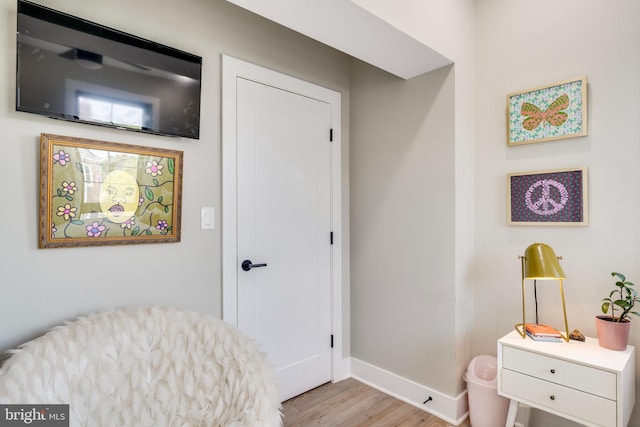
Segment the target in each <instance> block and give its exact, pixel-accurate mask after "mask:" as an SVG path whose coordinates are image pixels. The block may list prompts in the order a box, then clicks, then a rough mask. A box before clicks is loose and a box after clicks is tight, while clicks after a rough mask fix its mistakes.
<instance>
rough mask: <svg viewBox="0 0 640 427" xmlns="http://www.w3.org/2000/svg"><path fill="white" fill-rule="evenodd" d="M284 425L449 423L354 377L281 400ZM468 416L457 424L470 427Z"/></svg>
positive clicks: (427, 426)
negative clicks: (282, 401)
mask: <svg viewBox="0 0 640 427" xmlns="http://www.w3.org/2000/svg"><path fill="white" fill-rule="evenodd" d="M282 407H283V418H284V427H308V426H330V427H373V426H376V427H394V426H395V427H410V426H421V427H449V426H451V424H449V423H447V422H445V421H442V420H441V419H438V418H436V417H435V416H433V415H431V414H429V413H428V412H425V411H423V410H421V409H418V408H416V407H414V406H412V405H409V404H407V403H404V402H402V401H400V400H398V399H395V398H393V397H391V396H389V395H386V394H384V393H382V392H380V391H378V390H376V389H374V388H372V387H369V386H367V385H365V384H362V383H361V382H359V381H357V380H354V379H353V378H349V379H346V380H344V381H340V382H338V383H335V384H331V383H328V384H325V385H322V386H320V387H318V388H315V389H313V390H310V391H308V392H306V393H304V394H301V395H300V396H296V397H294V398H293V399H290V400H287V401H286V402H284V403H283V404H282ZM470 426H471V424H469V419H468V418H467V420H466V421H465V422H464V423H463V424H461V425H460V427H470Z"/></svg>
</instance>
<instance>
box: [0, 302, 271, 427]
mask: <svg viewBox="0 0 640 427" xmlns="http://www.w3.org/2000/svg"><path fill="white" fill-rule="evenodd" d="M11 353H13V354H12V355H11V357H9V359H7V360H6V361H5V363H4V365H3V366H2V367H1V368H0V403H3V404H8V403H23V404H59V403H63V404H67V403H68V404H69V405H70V406H69V412H70V414H69V418H70V424H71V426H87V427H98V426H105V427H112V426H123V427H129V426H144V427H146V426H149V427H151V426H154V427H156V426H158V427H159V426H212V427H216V426H225V427H226V426H234V427H241V426H243V427H244V426H246V427H258V426H259V427H270V426H273V427H275V426H280V425H281V416H280V402H279V399H278V393H277V389H276V386H275V379H274V375H273V371H272V369H271V367H270V366H269V365H268V363H267V360H266V357H265V355H264V354H263V353H261V352H260V351H259V350H258V349H257V347H256V346H255V345H254V344H253V342H252V341H251V340H249V339H248V338H247V337H246V336H245V335H244V334H242V333H240V332H239V331H238V330H237V329H235V328H233V327H232V326H230V325H228V324H226V323H224V322H223V321H221V320H219V319H215V318H213V317H210V316H206V315H202V314H197V313H194V312H190V311H184V310H178V309H170V308H129V309H122V310H110V311H102V312H99V313H95V314H92V315H89V316H86V317H81V318H79V319H77V320H75V321H73V322H70V323H67V324H65V325H64V326H59V327H56V328H54V329H53V330H51V331H49V332H48V333H46V334H45V335H43V336H42V337H40V338H37V339H35V340H33V341H29V342H28V343H26V344H24V345H23V346H21V347H20V348H19V349H18V350H12V351H11Z"/></svg>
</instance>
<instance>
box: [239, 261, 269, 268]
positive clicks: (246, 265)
mask: <svg viewBox="0 0 640 427" xmlns="http://www.w3.org/2000/svg"><path fill="white" fill-rule="evenodd" d="M240 265H241V266H242V269H243V270H244V271H249V270H251V269H252V268H256V267H266V266H267V264H252V263H251V260H250V259H245V260H244V261H242V264H240Z"/></svg>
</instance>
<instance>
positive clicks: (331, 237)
mask: <svg viewBox="0 0 640 427" xmlns="http://www.w3.org/2000/svg"><path fill="white" fill-rule="evenodd" d="M329 244H330V245H333V231H332V232H331V233H329Z"/></svg>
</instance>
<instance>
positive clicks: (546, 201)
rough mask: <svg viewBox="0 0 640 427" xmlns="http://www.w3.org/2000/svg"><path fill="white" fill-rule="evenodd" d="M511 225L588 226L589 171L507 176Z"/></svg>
mask: <svg viewBox="0 0 640 427" xmlns="http://www.w3.org/2000/svg"><path fill="white" fill-rule="evenodd" d="M507 199H508V200H507V221H508V223H509V224H511V225H588V224H589V216H588V210H587V207H588V203H587V168H585V167H581V168H575V169H557V170H548V171H540V172H520V173H510V174H508V175H507Z"/></svg>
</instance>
